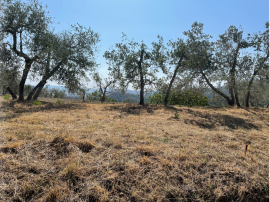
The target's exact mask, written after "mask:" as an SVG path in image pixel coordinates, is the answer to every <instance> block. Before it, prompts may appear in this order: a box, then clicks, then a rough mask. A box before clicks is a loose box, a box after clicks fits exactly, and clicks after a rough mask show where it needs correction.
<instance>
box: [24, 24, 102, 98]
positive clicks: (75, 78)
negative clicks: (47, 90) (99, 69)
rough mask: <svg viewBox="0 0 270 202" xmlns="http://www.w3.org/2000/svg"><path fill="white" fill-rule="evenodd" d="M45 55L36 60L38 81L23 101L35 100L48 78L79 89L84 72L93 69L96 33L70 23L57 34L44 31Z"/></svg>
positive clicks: (84, 77) (85, 77) (97, 40)
mask: <svg viewBox="0 0 270 202" xmlns="http://www.w3.org/2000/svg"><path fill="white" fill-rule="evenodd" d="M43 37H44V45H43V46H44V47H45V49H46V50H47V55H46V57H44V59H43V60H42V62H40V63H37V65H36V66H37V67H36V70H35V71H36V72H37V70H38V71H39V73H40V76H42V79H41V81H40V82H39V83H38V84H37V85H36V86H35V88H34V89H33V91H32V92H30V93H29V95H28V97H27V100H31V99H32V96H33V99H34V100H35V99H37V97H38V96H39V93H40V92H41V90H42V88H43V87H44V85H45V84H46V83H47V81H48V80H54V81H57V82H58V84H63V85H65V86H66V87H67V88H68V89H69V91H76V89H77V90H79V89H81V86H82V83H83V80H84V79H87V72H89V71H90V72H91V71H94V70H95V67H96V66H97V65H96V62H95V57H94V53H95V51H96V50H97V47H96V43H97V42H99V35H98V34H97V33H95V32H94V31H92V30H91V28H86V27H83V26H80V25H79V24H77V25H73V26H71V30H70V31H64V32H63V33H60V34H58V35H55V34H53V33H50V34H49V33H47V34H44V35H43Z"/></svg>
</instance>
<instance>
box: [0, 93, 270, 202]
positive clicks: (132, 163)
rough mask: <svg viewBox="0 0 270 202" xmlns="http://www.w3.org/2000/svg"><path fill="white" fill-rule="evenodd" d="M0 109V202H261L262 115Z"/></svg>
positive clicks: (119, 108) (66, 105)
mask: <svg viewBox="0 0 270 202" xmlns="http://www.w3.org/2000/svg"><path fill="white" fill-rule="evenodd" d="M0 99H1V100H0V102H1V109H0V110H1V114H0V141H1V142H0V176H1V184H0V200H1V201H268V200H269V181H268V180H269V109H265V108H253V107H251V108H249V109H245V108H240V109H239V108H236V107H183V106H181V107H179V106H169V107H167V108H165V107H164V106H161V105H146V106H140V105H138V104H119V103H116V104H93V103H79V102H74V101H70V100H64V102H58V103H56V101H57V100H56V99H45V98H41V99H40V101H41V102H42V103H41V105H34V104H33V103H17V102H14V101H4V99H3V97H0ZM177 114H179V117H178V116H177ZM177 117H178V118H177ZM246 145H248V149H247V153H246V154H245V147H246Z"/></svg>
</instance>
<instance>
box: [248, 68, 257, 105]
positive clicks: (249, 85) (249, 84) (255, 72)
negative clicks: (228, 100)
mask: <svg viewBox="0 0 270 202" xmlns="http://www.w3.org/2000/svg"><path fill="white" fill-rule="evenodd" d="M257 72H258V71H254V73H253V75H252V77H251V79H250V81H249V83H248V92H247V97H246V107H249V98H250V89H251V87H252V83H253V79H254V77H255V75H256V74H257Z"/></svg>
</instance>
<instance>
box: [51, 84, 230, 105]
mask: <svg viewBox="0 0 270 202" xmlns="http://www.w3.org/2000/svg"><path fill="white" fill-rule="evenodd" d="M48 88H49V89H52V88H55V89H59V90H66V89H65V87H64V86H48ZM96 90H98V89H90V90H88V91H87V92H86V93H93V92H94V91H96ZM221 90H222V92H223V93H225V94H226V95H228V93H229V92H228V90H227V89H226V88H225V86H222V87H221ZM154 92H156V91H154ZM154 92H153V93H154ZM66 93H67V91H66ZM153 93H152V94H153ZM139 94H140V91H134V90H127V92H126V93H125V94H124V95H123V94H122V93H120V92H116V93H113V94H111V95H108V96H109V97H110V98H114V99H116V100H117V102H123V101H125V100H129V102H132V103H139V101H140V96H139ZM204 94H205V95H206V96H207V98H208V101H209V104H210V105H214V106H220V105H221V104H219V103H217V102H216V101H212V100H211V99H212V97H213V91H212V90H211V89H209V90H208V91H206V92H205V93H204ZM215 94H216V93H215ZM216 95H217V94H216ZM67 98H73V99H79V96H77V95H73V94H69V93H67ZM145 102H146V103H148V102H149V95H146V96H145ZM221 102H222V104H223V105H228V103H227V101H226V100H225V99H224V98H221Z"/></svg>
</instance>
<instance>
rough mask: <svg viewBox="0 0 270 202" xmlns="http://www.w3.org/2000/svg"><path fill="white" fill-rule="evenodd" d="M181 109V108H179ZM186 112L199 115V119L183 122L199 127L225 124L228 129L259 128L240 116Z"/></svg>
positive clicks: (211, 127) (210, 127) (195, 115)
mask: <svg viewBox="0 0 270 202" xmlns="http://www.w3.org/2000/svg"><path fill="white" fill-rule="evenodd" d="M179 111H181V110H179ZM187 112H188V113H190V114H192V115H193V116H194V117H200V118H201V119H199V120H198V119H197V120H195V119H185V120H184V123H186V124H192V125H197V126H199V127H200V128H208V129H215V128H216V126H227V127H228V128H230V129H239V128H243V129H247V130H251V129H255V130H260V128H259V127H258V126H256V125H254V124H252V123H250V122H248V121H247V120H244V119H242V118H238V117H234V116H232V115H223V114H219V113H216V114H203V113H201V112H199V111H194V110H191V109H188V110H187Z"/></svg>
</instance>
